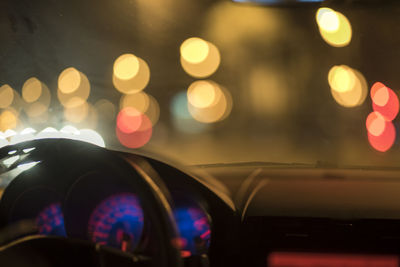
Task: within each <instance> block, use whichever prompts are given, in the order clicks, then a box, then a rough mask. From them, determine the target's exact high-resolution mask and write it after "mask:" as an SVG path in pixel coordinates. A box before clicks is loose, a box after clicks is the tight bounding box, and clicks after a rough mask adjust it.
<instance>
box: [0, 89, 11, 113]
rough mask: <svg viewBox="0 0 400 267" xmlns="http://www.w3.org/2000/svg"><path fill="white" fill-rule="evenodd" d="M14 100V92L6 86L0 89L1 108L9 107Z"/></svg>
mask: <svg viewBox="0 0 400 267" xmlns="http://www.w3.org/2000/svg"><path fill="white" fill-rule="evenodd" d="M13 100H14V90H13V89H12V88H11V87H10V86H9V85H8V84H5V85H3V86H1V87H0V108H7V107H9V106H10V105H11V104H12V102H13Z"/></svg>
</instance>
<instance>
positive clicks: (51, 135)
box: [35, 127, 61, 139]
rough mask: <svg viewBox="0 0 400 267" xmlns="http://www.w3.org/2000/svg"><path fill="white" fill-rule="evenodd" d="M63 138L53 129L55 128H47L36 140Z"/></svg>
mask: <svg viewBox="0 0 400 267" xmlns="http://www.w3.org/2000/svg"><path fill="white" fill-rule="evenodd" d="M60 137H61V133H60V132H59V131H58V130H57V129H55V128H53V127H47V128H45V129H43V130H42V131H40V132H39V133H38V134H37V135H36V138H35V139H45V138H60Z"/></svg>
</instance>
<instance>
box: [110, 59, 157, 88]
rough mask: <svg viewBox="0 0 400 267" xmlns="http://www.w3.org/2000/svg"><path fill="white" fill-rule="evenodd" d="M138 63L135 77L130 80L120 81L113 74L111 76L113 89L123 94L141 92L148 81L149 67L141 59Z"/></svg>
mask: <svg viewBox="0 0 400 267" xmlns="http://www.w3.org/2000/svg"><path fill="white" fill-rule="evenodd" d="M137 59H138V61H139V69H138V72H137V74H136V75H134V76H133V77H132V78H130V79H121V78H119V77H118V76H117V75H115V73H114V74H113V77H112V78H113V84H114V86H115V88H116V89H117V90H118V91H120V92H121V93H123V94H134V93H138V92H140V91H142V90H143V89H144V88H145V87H146V86H147V84H148V83H149V81H150V68H149V65H148V64H147V63H146V61H144V60H143V59H141V58H137Z"/></svg>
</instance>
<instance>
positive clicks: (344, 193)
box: [0, 139, 400, 267]
mask: <svg viewBox="0 0 400 267" xmlns="http://www.w3.org/2000/svg"><path fill="white" fill-rule="evenodd" d="M0 158H1V159H0V162H1V176H0V181H1V184H2V185H3V187H4V188H5V190H4V192H3V194H2V197H1V201H0V220H1V221H0V223H1V225H0V262H2V263H3V262H4V263H9V265H11V264H12V265H13V266H31V265H32V262H36V263H38V264H33V265H40V266H71V265H85V266H116V265H118V266H257V267H258V266H260V267H261V266H265V267H268V266H269V267H303V266H304V267H305V266H320V267H330V266H346V267H347V266H348V267H355V266H358V267H380V266H387V267H392V266H393V267H394V266H400V257H399V255H400V227H399V226H400V194H398V192H400V180H399V172H398V170H395V169H392V170H373V169H361V168H347V169H332V168H321V167H316V166H314V167H311V166H306V165H294V164H263V163H249V164H217V165H203V166H192V167H183V166H180V165H179V164H176V163H171V162H168V160H159V159H155V157H152V156H148V155H147V156H145V155H139V154H131V153H124V152H116V151H109V150H106V149H104V148H100V147H96V146H94V145H91V144H86V143H82V142H79V141H73V140H66V139H57V140H56V139H49V140H35V141H29V142H24V143H20V144H16V145H13V146H8V147H5V148H2V149H1V150H0ZM21 255H23V257H21ZM39 263H45V264H39Z"/></svg>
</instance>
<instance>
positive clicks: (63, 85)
mask: <svg viewBox="0 0 400 267" xmlns="http://www.w3.org/2000/svg"><path fill="white" fill-rule="evenodd" d="M81 79H82V77H81V72H80V71H78V70H77V69H75V68H67V69H65V70H64V71H63V72H61V74H60V76H59V77H58V89H59V90H60V91H61V92H62V93H64V94H70V93H73V92H74V91H76V90H78V88H79V86H80V85H81Z"/></svg>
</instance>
